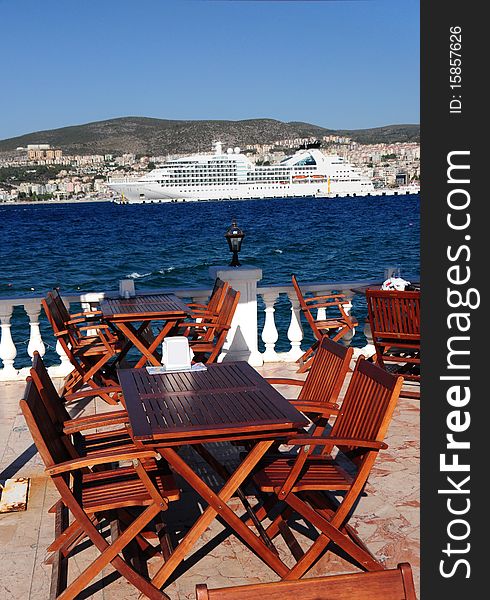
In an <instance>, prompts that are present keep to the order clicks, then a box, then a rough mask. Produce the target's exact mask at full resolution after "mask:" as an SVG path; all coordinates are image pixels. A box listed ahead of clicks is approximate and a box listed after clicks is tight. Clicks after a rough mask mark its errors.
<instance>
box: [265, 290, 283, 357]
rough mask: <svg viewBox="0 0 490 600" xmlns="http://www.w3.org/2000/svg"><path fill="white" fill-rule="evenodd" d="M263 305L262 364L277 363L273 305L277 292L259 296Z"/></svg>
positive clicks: (276, 338) (277, 295)
mask: <svg viewBox="0 0 490 600" xmlns="http://www.w3.org/2000/svg"><path fill="white" fill-rule="evenodd" d="M261 295H262V298H263V300H264V304H265V309H264V312H265V323H264V329H263V330H262V336H261V337H262V341H263V342H264V345H265V352H264V353H263V354H262V359H263V361H264V362H277V361H278V360H279V356H278V354H277V352H276V350H275V347H276V342H277V340H278V339H279V332H278V331H277V327H276V322H275V320H274V312H275V310H276V309H275V308H274V304H275V302H276V300H277V298H278V297H279V293H278V292H268V293H265V294H261Z"/></svg>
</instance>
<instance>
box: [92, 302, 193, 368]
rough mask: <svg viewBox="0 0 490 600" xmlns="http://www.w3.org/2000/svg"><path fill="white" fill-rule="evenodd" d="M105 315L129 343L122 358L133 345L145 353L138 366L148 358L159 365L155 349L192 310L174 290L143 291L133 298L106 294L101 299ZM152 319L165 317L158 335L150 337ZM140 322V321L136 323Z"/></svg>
mask: <svg viewBox="0 0 490 600" xmlns="http://www.w3.org/2000/svg"><path fill="white" fill-rule="evenodd" d="M100 309H101V311H102V317H103V318H104V319H105V320H106V321H108V322H109V323H110V324H112V325H113V326H114V327H116V328H117V329H119V330H120V331H121V332H122V333H123V334H124V336H125V337H126V339H127V340H128V344H126V346H125V347H124V348H123V350H122V352H121V354H120V356H119V360H121V359H122V358H124V356H126V354H127V353H128V350H129V349H130V348H131V346H135V347H136V348H137V349H138V350H139V351H140V352H141V354H142V356H141V358H140V359H139V361H138V362H137V363H136V367H142V366H143V365H144V364H145V362H146V361H147V360H148V361H149V362H150V363H151V364H153V365H155V366H159V365H160V361H159V359H158V358H157V357H156V356H155V352H156V350H157V349H158V347H159V345H160V344H161V343H162V341H163V339H164V338H165V337H166V336H167V335H168V334H169V333H170V331H171V330H172V328H173V327H174V326H175V324H176V323H178V322H179V321H181V320H182V319H185V318H186V317H189V316H190V315H191V310H190V308H189V307H188V306H187V304H186V303H185V302H183V301H182V300H181V299H180V298H177V296H176V295H175V294H141V295H138V296H135V297H134V298H120V297H117V298H105V299H104V300H101V301H100ZM152 321H165V325H164V326H163V327H162V329H161V331H160V332H159V333H158V335H157V336H156V337H155V338H154V339H152V340H150V341H148V340H147V339H145V337H146V336H145V332H146V331H147V330H148V327H150V326H151V322H152ZM136 324H138V325H136Z"/></svg>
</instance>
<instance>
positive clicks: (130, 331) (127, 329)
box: [118, 322, 161, 368]
mask: <svg viewBox="0 0 490 600" xmlns="http://www.w3.org/2000/svg"><path fill="white" fill-rule="evenodd" d="M118 326H119V329H120V330H121V331H122V332H123V333H124V335H125V336H126V337H127V338H128V339H129V340H131V341H132V342H133V344H134V346H135V347H136V348H138V350H139V351H140V352H141V354H142V355H143V356H142V357H141V358H140V359H139V361H138V362H137V363H136V368H140V367H142V366H143V365H144V364H145V362H146V361H147V360H148V361H150V362H151V363H152V364H153V365H154V366H155V367H159V366H161V364H160V362H159V361H158V359H156V358H155V357H154V356H153V354H151V352H150V348H151V347H152V346H153V344H152V345H151V346H150V347H148V346H145V344H144V343H143V342H142V341H141V340H140V339H139V337H138V335H137V332H136V330H135V329H134V328H133V327H132V326H131V325H130V324H127V323H122V322H119V323H118ZM155 348H156V346H155Z"/></svg>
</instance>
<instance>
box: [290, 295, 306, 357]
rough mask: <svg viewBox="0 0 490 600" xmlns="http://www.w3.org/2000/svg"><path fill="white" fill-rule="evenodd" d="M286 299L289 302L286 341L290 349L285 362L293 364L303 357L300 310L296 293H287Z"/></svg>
mask: <svg viewBox="0 0 490 600" xmlns="http://www.w3.org/2000/svg"><path fill="white" fill-rule="evenodd" d="M288 298H289V300H290V301H291V321H290V323H289V327H288V340H289V341H290V343H291V349H290V350H289V352H288V355H287V360H288V361H290V362H294V361H296V360H298V358H300V357H301V356H303V350H301V340H302V339H303V326H302V325H301V309H300V305H299V300H298V298H297V296H296V293H295V292H294V291H293V292H289V293H288Z"/></svg>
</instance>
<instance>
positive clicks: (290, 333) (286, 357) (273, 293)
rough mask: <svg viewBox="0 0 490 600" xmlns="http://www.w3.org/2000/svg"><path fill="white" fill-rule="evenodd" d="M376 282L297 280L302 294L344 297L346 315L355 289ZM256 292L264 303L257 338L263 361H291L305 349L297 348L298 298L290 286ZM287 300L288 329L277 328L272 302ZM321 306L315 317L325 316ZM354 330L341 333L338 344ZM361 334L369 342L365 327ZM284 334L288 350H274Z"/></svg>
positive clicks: (299, 325) (299, 337)
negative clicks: (339, 295) (288, 306)
mask: <svg viewBox="0 0 490 600" xmlns="http://www.w3.org/2000/svg"><path fill="white" fill-rule="evenodd" d="M375 284H378V285H379V280H377V281H350V282H349V281H341V282H332V283H301V290H302V291H303V292H304V293H305V294H310V293H311V294H313V295H322V296H323V295H328V294H333V293H337V294H343V295H344V296H345V297H346V299H347V300H348V301H349V304H347V305H346V306H345V310H346V312H347V313H348V314H350V312H351V310H352V300H353V298H354V296H355V295H356V293H355V292H354V291H353V290H354V289H355V288H361V287H363V286H368V285H375ZM257 294H258V295H259V296H260V298H261V299H262V301H263V305H264V309H263V310H264V313H265V319H264V327H263V328H262V332H261V333H260V337H261V339H262V342H263V344H264V346H265V351H264V352H263V353H262V360H263V361H264V362H278V361H286V362H294V361H295V360H297V359H298V358H299V357H300V356H302V354H303V353H304V351H305V348H302V347H301V342H302V341H303V337H304V332H303V325H302V321H301V310H300V305H299V300H298V298H297V296H296V292H295V290H294V288H293V286H292V285H271V286H267V287H262V286H261V287H258V288H257ZM281 297H282V298H284V299H287V302H288V303H289V304H290V312H291V316H290V319H289V324H288V328H287V330H286V331H284V330H283V331H280V329H278V327H277V323H276V318H275V313H276V304H277V302H278V301H279V300H280V298H281ZM325 310H326V309H325V308H319V309H318V311H317V314H316V318H317V320H321V319H325V318H326V314H325ZM355 333H356V331H355V329H354V331H352V332H351V333H349V334H347V335H345V336H344V337H343V338H342V340H341V343H343V344H350V343H351V341H352V338H353V337H354V335H355ZM363 333H364V335H365V336H366V338H367V340H368V344H369V341H370V330H369V326H367V327H366V325H364V327H363ZM281 335H282V336H287V339H288V344H287V345H289V349H288V350H287V351H282V352H280V351H279V352H277V351H276V345H277V344H278V342H280V341H281V338H280V336H281ZM282 341H283V343H282V346H284V345H285V344H284V342H285V340H284V339H283V340H282ZM365 352H366V353H368V352H369V349H368V348H366V350H365Z"/></svg>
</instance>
